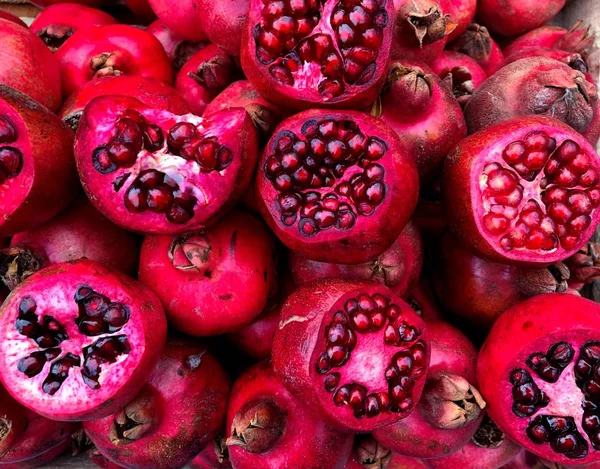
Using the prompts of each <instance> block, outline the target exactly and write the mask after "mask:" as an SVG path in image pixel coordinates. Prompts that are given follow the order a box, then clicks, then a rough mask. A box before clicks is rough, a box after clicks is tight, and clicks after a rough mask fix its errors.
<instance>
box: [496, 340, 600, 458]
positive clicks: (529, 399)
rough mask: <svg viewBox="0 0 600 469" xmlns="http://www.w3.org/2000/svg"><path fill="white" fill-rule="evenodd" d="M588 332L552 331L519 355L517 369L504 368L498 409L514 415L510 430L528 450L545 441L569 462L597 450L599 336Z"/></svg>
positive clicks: (543, 446)
mask: <svg viewBox="0 0 600 469" xmlns="http://www.w3.org/2000/svg"><path fill="white" fill-rule="evenodd" d="M592 335H593V334H591V333H590V332H587V331H585V332H584V331H582V333H577V334H574V336H571V338H565V339H561V337H560V336H561V334H554V335H553V336H552V337H551V339H550V340H549V339H545V340H543V344H539V342H541V341H538V344H539V346H538V347H532V348H529V350H534V351H533V352H531V353H521V354H520V355H519V357H518V359H519V360H518V361H517V362H519V361H521V360H522V363H523V366H522V367H521V368H512V369H507V375H508V376H507V377H506V378H507V381H506V382H504V386H506V388H507V389H506V390H507V395H508V396H510V397H509V398H508V399H507V401H506V402H507V409H505V410H504V411H505V412H507V413H510V414H511V415H512V417H513V418H514V419H516V420H517V421H516V422H515V423H516V426H515V428H514V430H515V432H517V434H519V437H520V438H521V440H520V442H521V444H523V441H529V442H530V443H532V444H533V447H532V448H530V449H531V450H532V451H535V449H536V448H535V446H540V450H541V451H545V450H546V448H547V445H550V448H551V450H552V451H554V452H556V453H558V454H561V455H562V456H563V457H565V458H567V459H570V460H573V461H574V462H575V461H576V460H578V459H582V458H585V457H586V456H588V455H590V453H597V452H598V451H599V450H600V335H597V336H596V337H595V338H594V337H592ZM573 337H574V340H573ZM545 344H550V346H549V347H547V346H546V345H545ZM513 363H514V362H513ZM509 436H510V435H509ZM512 436H513V437H514V435H512ZM594 457H595V456H594Z"/></svg>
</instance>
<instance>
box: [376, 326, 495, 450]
mask: <svg viewBox="0 0 600 469" xmlns="http://www.w3.org/2000/svg"><path fill="white" fill-rule="evenodd" d="M427 330H428V333H429V338H430V340H431V362H430V364H429V371H428V372H427V378H426V381H425V388H424V389H423V394H422V395H421V399H420V400H419V403H418V404H417V407H416V409H415V411H414V412H413V413H412V414H410V415H409V416H408V417H406V418H405V419H402V420H400V421H399V422H396V423H394V424H393V425H389V426H386V427H382V428H379V429H377V430H375V431H374V432H373V437H374V438H375V439H376V440H377V441H378V442H379V443H381V444H382V445H384V446H385V447H387V448H389V449H391V450H392V451H395V452H398V453H400V454H404V455H406V456H411V457H416V458H437V457H442V456H447V455H449V454H451V453H454V452H455V451H458V450H459V449H460V448H462V447H463V446H464V445H465V444H466V443H467V442H468V441H469V440H470V439H471V438H472V437H473V435H474V434H475V432H476V431H477V429H478V428H479V424H480V423H481V419H482V418H483V413H482V409H483V408H484V407H485V401H484V400H483V398H482V397H481V394H479V391H478V390H477V389H476V387H475V386H476V378H475V374H476V367H477V350H476V349H475V347H474V346H473V344H472V343H471V342H470V341H469V339H467V337H466V336H465V335H464V334H463V333H462V332H460V331H459V330H458V329H455V328H454V327H452V326H451V325H450V324H448V323H445V322H442V321H431V322H428V323H427Z"/></svg>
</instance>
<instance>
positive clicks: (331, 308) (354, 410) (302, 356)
mask: <svg viewBox="0 0 600 469" xmlns="http://www.w3.org/2000/svg"><path fill="white" fill-rule="evenodd" d="M429 349H430V345H429V339H428V332H427V327H426V326H425V323H424V322H423V320H422V319H421V318H419V316H418V315H417V313H416V312H415V311H414V310H413V309H412V308H411V307H410V306H409V305H408V304H407V303H405V302H404V301H403V300H402V299H400V298H399V297H398V296H396V295H395V294H394V293H392V291H391V290H389V289H388V288H386V287H384V286H381V285H377V284H372V283H368V282H347V281H343V280H322V281H317V282H314V283H312V284H309V285H305V286H302V287H300V288H298V289H297V290H296V291H295V292H294V293H293V294H292V295H291V296H290V297H289V298H288V300H287V301H286V302H285V304H284V305H283V309H282V311H281V319H280V322H279V329H278V330H277V332H276V333H275V341H274V343H273V369H274V370H275V373H276V374H278V375H279V376H280V377H281V378H282V380H283V384H284V385H285V386H286V387H287V388H288V390H289V391H290V392H291V393H293V394H295V395H296V396H298V397H299V398H300V399H301V400H302V401H303V402H304V403H306V405H307V406H308V407H309V408H310V409H311V411H312V412H314V413H316V414H317V415H319V416H321V418H324V419H326V420H327V421H330V422H331V423H332V424H334V425H335V426H337V427H340V428H343V429H346V430H352V431H360V432H369V431H371V430H374V429H376V428H379V427H382V426H385V425H390V424H392V423H395V422H397V421H398V420H400V419H402V418H404V417H406V416H408V415H409V414H410V413H411V412H412V411H413V410H414V408H415V406H416V404H417V402H418V400H419V397H420V396H421V392H422V391H423V386H424V384H425V376H426V374H427V369H428V367H429V355H430V353H429Z"/></svg>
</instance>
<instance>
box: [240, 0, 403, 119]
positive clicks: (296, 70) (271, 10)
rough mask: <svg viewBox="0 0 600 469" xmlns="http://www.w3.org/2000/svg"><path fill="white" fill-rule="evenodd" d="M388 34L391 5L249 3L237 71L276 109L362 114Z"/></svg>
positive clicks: (380, 70)
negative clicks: (333, 109)
mask: <svg viewBox="0 0 600 469" xmlns="http://www.w3.org/2000/svg"><path fill="white" fill-rule="evenodd" d="M393 28H394V4H393V1H391V0H361V1H360V2H357V4H356V5H353V4H351V3H350V2H339V1H338V0H324V1H321V2H319V1H317V0H296V1H293V2H290V3H289V4H288V3H285V2H282V1H279V0H267V1H265V0H251V1H250V7H249V10H248V19H247V21H246V26H245V31H244V36H243V38H242V57H241V59H242V68H243V69H244V73H245V74H246V76H247V77H248V80H250V82H251V83H252V84H253V85H254V86H255V88H256V89H257V90H258V91H259V93H260V94H261V95H262V96H264V97H265V98H266V99H267V100H269V101H273V102H274V103H277V104H280V105H282V106H285V107H289V108H293V109H305V108H310V107H336V108H340V107H345V108H349V107H353V108H362V107H365V106H368V105H370V104H371V103H372V102H373V101H374V100H375V98H376V97H377V94H378V93H379V91H380V90H381V87H382V86H383V84H384V82H385V77H386V71H387V63H388V61H389V58H390V47H391V42H392V30H393Z"/></svg>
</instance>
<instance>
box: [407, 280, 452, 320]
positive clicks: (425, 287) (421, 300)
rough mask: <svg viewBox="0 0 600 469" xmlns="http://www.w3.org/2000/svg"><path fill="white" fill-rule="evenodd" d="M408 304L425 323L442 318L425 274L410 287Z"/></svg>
mask: <svg viewBox="0 0 600 469" xmlns="http://www.w3.org/2000/svg"><path fill="white" fill-rule="evenodd" d="M408 304H409V305H410V307H411V308H412V309H414V310H415V311H416V313H417V314H418V315H419V316H420V317H421V319H423V321H425V322H427V323H429V322H430V321H442V320H443V319H444V315H443V314H442V311H441V309H440V307H439V305H438V304H437V301H436V299H435V297H434V295H433V290H432V288H431V285H430V282H429V279H428V278H427V277H425V276H422V277H421V279H420V280H419V283H417V285H416V286H415V287H414V288H413V289H412V291H411V294H410V298H409V299H408Z"/></svg>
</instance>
